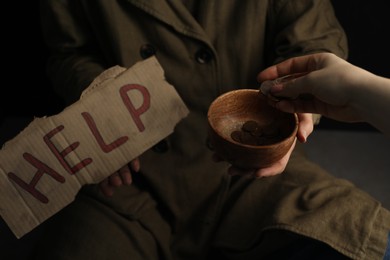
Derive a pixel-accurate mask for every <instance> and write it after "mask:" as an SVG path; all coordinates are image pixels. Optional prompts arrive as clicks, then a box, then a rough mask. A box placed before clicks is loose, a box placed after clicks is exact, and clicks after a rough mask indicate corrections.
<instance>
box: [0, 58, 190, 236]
mask: <svg viewBox="0 0 390 260" xmlns="http://www.w3.org/2000/svg"><path fill="white" fill-rule="evenodd" d="M187 114H188V110H187V108H186V106H185V104H184V103H183V101H182V100H181V99H180V97H179V95H178V94H177V92H176V90H175V89H174V88H173V87H172V86H171V85H169V84H168V83H167V82H166V81H165V79H164V72H163V70H162V68H161V66H160V65H159V63H158V61H157V59H156V58H154V57H152V58H149V59H147V60H145V61H143V62H139V63H137V64H136V65H134V66H133V67H131V68H130V69H127V70H126V69H124V68H121V67H114V68H111V69H109V70H107V71H106V72H104V73H102V74H101V75H100V76H99V77H98V78H97V79H96V80H95V81H94V82H93V83H92V84H91V86H90V87H89V88H88V89H87V90H85V91H84V92H83V94H82V98H81V99H80V100H79V101H77V102H76V103H74V104H72V105H71V106H69V107H67V108H66V109H65V110H64V111H62V112H61V113H59V114H58V115H55V116H51V117H46V118H37V119H35V120H34V121H33V122H32V123H31V124H30V125H29V126H28V127H27V128H26V129H25V130H23V131H22V132H21V133H20V134H19V135H18V136H17V137H15V138H14V139H12V140H10V141H8V142H7V143H6V144H5V145H4V147H3V148H2V150H1V151H0V190H1V196H0V214H1V216H2V217H3V219H4V220H5V222H6V223H7V225H8V226H9V227H10V229H11V230H12V231H13V233H14V234H15V236H16V237H17V238H20V237H22V236H23V235H24V234H26V233H28V232H29V231H31V230H32V229H33V228H34V227H36V226H38V225H39V224H40V223H42V222H43V221H45V220H46V219H47V218H49V217H50V216H52V215H53V214H55V213H56V212H58V211H59V210H61V209H62V208H64V207H65V206H66V205H68V204H69V203H70V202H72V201H73V200H74V198H75V196H76V194H77V192H78V191H79V190H80V188H81V187H82V186H83V185H84V184H90V183H98V182H100V181H102V180H103V179H104V178H106V177H107V176H109V175H111V174H113V173H114V172H115V171H117V170H118V169H119V168H121V167H122V166H124V165H126V164H127V163H129V162H130V161H131V160H132V159H135V158H136V157H138V156H139V155H141V154H142V153H143V152H144V151H146V150H147V149H149V148H150V147H152V146H153V145H154V144H156V143H158V142H159V141H160V140H162V139H163V138H165V137H167V136H168V135H169V134H171V133H172V132H173V130H174V127H175V125H176V124H177V123H178V122H179V121H180V120H181V119H182V118H184V117H185V116H187Z"/></svg>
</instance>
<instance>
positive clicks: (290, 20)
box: [268, 0, 348, 63]
mask: <svg viewBox="0 0 390 260" xmlns="http://www.w3.org/2000/svg"><path fill="white" fill-rule="evenodd" d="M268 22H269V28H270V30H269V32H272V33H271V35H269V36H271V37H269V39H270V41H272V42H270V44H271V45H269V46H273V47H272V48H273V52H272V53H273V58H274V59H273V62H274V63H276V62H280V61H282V60H285V59H287V58H290V57H293V56H298V55H303V54H309V53H315V52H332V53H334V54H336V55H338V56H339V57H341V58H343V59H346V58H347V56H348V45H347V37H346V35H345V32H344V30H343V28H342V27H341V25H340V23H339V22H338V20H337V18H336V15H335V12H334V9H333V6H332V4H331V2H330V1H329V0H299V1H290V0H280V1H274V4H273V5H271V8H270V10H269V13H268Z"/></svg>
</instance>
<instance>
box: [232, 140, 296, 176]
mask: <svg viewBox="0 0 390 260" xmlns="http://www.w3.org/2000/svg"><path fill="white" fill-rule="evenodd" d="M295 144H296V140H295V141H294V143H293V145H292V146H291V148H290V149H289V151H288V152H287V153H286V155H284V156H283V158H282V159H280V160H279V161H278V162H276V163H274V164H273V165H271V166H270V167H267V168H262V169H257V170H245V169H240V168H237V167H234V166H231V167H230V168H229V169H228V174H229V175H231V176H235V175H240V176H243V177H246V178H257V179H259V178H263V177H270V176H275V175H278V174H281V173H282V172H283V171H284V170H285V168H286V166H287V163H288V160H289V159H290V156H291V153H292V151H293V150H294V147H295Z"/></svg>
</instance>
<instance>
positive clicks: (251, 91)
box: [207, 89, 299, 149]
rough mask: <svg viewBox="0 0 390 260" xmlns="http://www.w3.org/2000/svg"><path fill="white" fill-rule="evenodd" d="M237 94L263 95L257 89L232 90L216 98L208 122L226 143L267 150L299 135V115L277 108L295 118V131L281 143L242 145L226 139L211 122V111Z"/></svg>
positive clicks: (208, 114)
mask: <svg viewBox="0 0 390 260" xmlns="http://www.w3.org/2000/svg"><path fill="white" fill-rule="evenodd" d="M237 92H250V93H256V92H257V93H258V94H261V93H260V91H259V90H257V89H234V90H230V91H227V92H225V93H222V94H221V95H219V96H218V97H217V98H215V99H214V100H213V101H212V102H211V104H210V106H209V109H208V111H207V121H208V124H209V126H210V127H211V128H212V130H213V131H214V132H215V133H216V134H217V135H218V136H219V137H220V138H221V139H222V140H224V141H226V142H229V143H233V144H236V145H238V146H242V147H246V148H251V149H263V148H267V147H272V146H275V145H278V144H281V143H283V142H286V141H288V140H290V139H291V138H292V137H294V136H296V135H297V133H298V128H299V118H298V115H297V113H287V112H283V111H281V110H278V109H277V108H275V109H276V110H278V111H280V112H282V113H285V114H290V115H292V116H293V117H294V122H295V124H294V128H293V131H291V133H290V134H289V135H288V136H286V137H285V138H283V139H281V140H280V141H278V142H275V143H272V144H266V145H251V144H244V143H240V142H237V141H235V140H233V139H229V138H226V137H224V136H223V135H222V134H221V132H220V131H218V129H217V128H216V127H215V125H214V124H213V123H212V122H211V120H210V118H211V112H212V111H211V110H212V108H213V107H214V106H215V104H216V103H217V102H219V101H220V100H221V99H223V98H226V96H230V95H233V94H234V93H237Z"/></svg>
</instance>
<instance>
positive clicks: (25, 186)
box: [8, 153, 65, 203]
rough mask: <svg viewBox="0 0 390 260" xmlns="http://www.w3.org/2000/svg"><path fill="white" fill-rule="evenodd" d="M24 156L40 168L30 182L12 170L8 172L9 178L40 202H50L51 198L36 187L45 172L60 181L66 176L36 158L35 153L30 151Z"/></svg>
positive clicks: (62, 181)
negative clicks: (32, 153)
mask: <svg viewBox="0 0 390 260" xmlns="http://www.w3.org/2000/svg"><path fill="white" fill-rule="evenodd" d="M23 158H24V159H25V160H26V161H28V162H29V163H30V164H31V165H33V166H34V167H35V168H37V169H38V171H37V172H36V173H35V175H34V177H33V178H32V180H31V181H30V183H26V182H25V181H23V180H22V179H21V178H19V177H18V176H17V175H16V174H14V173H12V172H9V173H8V178H10V179H11V180H13V181H14V182H15V183H16V184H18V185H19V186H20V187H21V188H22V189H24V190H26V191H27V192H28V193H30V194H31V195H32V196H33V197H34V198H36V199H37V200H39V201H40V202H42V203H48V202H49V199H48V198H47V197H46V196H45V195H43V194H42V193H41V192H40V191H38V190H37V189H36V188H35V186H36V185H37V183H38V181H39V180H40V179H41V178H42V176H43V174H45V173H46V174H48V175H49V176H51V177H52V178H53V179H55V180H56V181H58V182H60V183H64V182H65V178H64V177H63V176H61V175H60V174H58V173H57V172H56V171H55V170H53V169H52V168H50V167H49V166H48V165H46V164H45V163H43V162H42V161H40V160H38V159H37V158H35V157H34V156H33V155H31V154H29V153H24V154H23Z"/></svg>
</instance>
